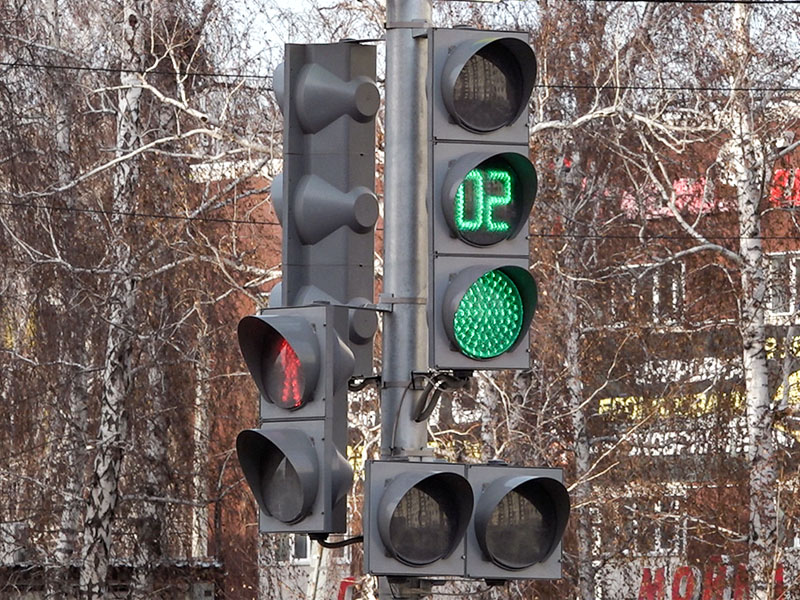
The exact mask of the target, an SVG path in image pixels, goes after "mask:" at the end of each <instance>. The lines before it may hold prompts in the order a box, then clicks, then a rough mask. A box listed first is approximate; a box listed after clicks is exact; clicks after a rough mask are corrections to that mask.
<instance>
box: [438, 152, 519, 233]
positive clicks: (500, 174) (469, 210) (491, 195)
mask: <svg viewBox="0 0 800 600" xmlns="http://www.w3.org/2000/svg"><path fill="white" fill-rule="evenodd" d="M526 204H527V203H526V201H525V198H524V197H523V194H522V191H521V189H520V184H519V176H518V175H517V172H516V171H515V170H514V168H513V167H512V166H511V164H510V163H509V162H508V161H507V160H505V159H503V158H500V157H493V158H490V159H489V160H485V161H483V162H482V163H481V164H479V165H478V166H477V167H475V168H474V169H472V170H471V171H470V172H469V173H467V176H466V177H464V181H462V182H461V185H459V186H458V190H457V191H456V195H455V198H454V199H453V222H454V225H455V228H456V234H457V235H458V237H460V238H461V239H462V240H464V241H465V242H467V243H469V244H473V245H474V246H491V245H492V244H496V243H497V242H501V241H503V240H505V239H508V238H509V236H511V235H512V234H513V233H515V232H516V231H517V230H518V227H517V224H518V223H519V221H520V219H522V218H527V215H524V216H523V207H524V205H526Z"/></svg>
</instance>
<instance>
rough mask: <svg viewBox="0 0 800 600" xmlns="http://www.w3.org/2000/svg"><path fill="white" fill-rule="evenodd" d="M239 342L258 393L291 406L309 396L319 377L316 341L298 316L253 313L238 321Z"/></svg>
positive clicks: (305, 321) (304, 401)
mask: <svg viewBox="0 0 800 600" xmlns="http://www.w3.org/2000/svg"><path fill="white" fill-rule="evenodd" d="M238 334H239V346H240V348H241V350H242V355H243V356H244V359H245V362H246V363H247V368H248V369H249V370H250V373H251V375H252V376H253V379H254V380H255V382H256V386H257V387H258V390H259V392H261V395H262V396H264V397H265V398H266V399H267V401H268V402H271V403H273V404H275V405H276V406H280V407H281V408H285V409H287V410H294V409H297V408H300V407H302V406H303V405H305V404H306V403H307V402H308V401H309V400H310V399H311V397H312V396H313V393H314V389H315V386H316V384H317V379H318V377H319V369H320V359H319V342H318V340H317V336H316V334H315V333H314V329H313V328H312V326H311V324H310V323H309V322H308V320H306V319H305V318H303V317H300V316H279V315H277V316H276V315H271V316H264V315H255V316H248V317H245V318H244V319H242V320H241V321H240V322H239V328H238Z"/></svg>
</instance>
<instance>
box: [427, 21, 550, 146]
mask: <svg viewBox="0 0 800 600" xmlns="http://www.w3.org/2000/svg"><path fill="white" fill-rule="evenodd" d="M535 79H536V58H535V56H534V54H533V50H532V49H531V47H530V46H529V45H528V44H527V43H525V42H524V41H523V40H521V39H519V38H515V37H502V36H500V37H498V36H488V37H484V38H482V39H478V40H470V41H468V42H463V43H461V44H460V45H458V46H457V47H456V48H455V49H454V50H453V52H452V53H451V54H450V56H449V58H448V60H447V62H446V63H445V65H444V69H443V71H442V81H441V89H442V99H443V101H444V104H445V106H446V107H447V111H448V112H449V113H450V115H451V116H452V117H453V119H454V120H455V121H456V122H457V123H458V124H459V125H461V126H462V127H464V128H465V129H468V130H470V131H474V132H476V133H487V132H491V131H495V130H497V129H500V128H502V127H505V126H507V125H511V124H512V123H514V122H515V121H516V120H517V119H518V118H519V117H520V116H521V115H522V114H523V112H525V108H526V106H527V104H528V99H529V98H530V95H531V92H532V91H533V83H534V81H535Z"/></svg>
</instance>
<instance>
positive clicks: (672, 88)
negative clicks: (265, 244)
mask: <svg viewBox="0 0 800 600" xmlns="http://www.w3.org/2000/svg"><path fill="white" fill-rule="evenodd" d="M606 1H612V0H606ZM615 1H618V2H621V1H636V2H638V1H642V0H615ZM670 1H672V2H678V1H679V0H670ZM699 1H700V0H694V2H699ZM714 1H716V0H714ZM728 1H729V2H740V1H741V0H728ZM685 3H689V0H686V1H685ZM743 3H746V4H753V3H755V2H749V1H748V2H743ZM781 3H782V4H788V3H789V2H788V0H787V1H786V2H781ZM792 3H797V4H800V0H792ZM765 4H777V2H765ZM0 66H4V67H8V68H12V69H22V68H24V69H32V70H54V71H59V70H67V71H84V72H90V73H120V74H121V73H129V74H136V73H138V74H140V75H145V74H153V75H170V76H180V77H220V78H226V79H260V80H268V79H272V75H247V74H244V73H222V72H211V71H197V72H189V71H165V70H159V69H154V70H152V71H146V70H145V71H143V70H141V69H125V68H122V67H95V66H78V65H59V64H53V63H34V62H18V61H16V62H12V61H0ZM534 87H536V88H539V89H546V90H608V91H625V90H633V91H648V92H654V91H660V92H720V93H731V92H800V87H797V86H791V87H790V86H704V85H698V86H689V85H644V84H642V85H637V84H629V85H614V84H602V85H597V84H580V83H575V84H570V83H537V84H535V85H534ZM265 90H266V91H272V88H271V87H267V88H265Z"/></svg>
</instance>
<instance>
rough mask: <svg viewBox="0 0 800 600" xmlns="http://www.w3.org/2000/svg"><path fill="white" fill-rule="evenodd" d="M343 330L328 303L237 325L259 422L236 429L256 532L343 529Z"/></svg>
mask: <svg viewBox="0 0 800 600" xmlns="http://www.w3.org/2000/svg"><path fill="white" fill-rule="evenodd" d="M348 329H349V324H348V310H347V308H345V307H334V306H331V305H315V306H304V307H294V308H273V309H268V310H266V311H264V312H262V313H261V314H258V315H252V316H248V317H245V318H244V319H242V320H241V321H240V322H239V328H238V334H239V346H240V348H241V351H242V355H243V357H244V359H245V363H246V364H247V368H248V370H249V371H250V374H251V375H252V377H253V380H254V382H255V384H256V388H257V389H258V391H259V393H260V396H261V425H260V427H259V428H258V429H249V430H246V431H242V432H241V433H240V434H239V436H238V437H237V439H236V450H237V454H238V456H239V463H240V464H241V467H242V471H243V473H244V475H245V479H246V480H247V483H248V485H249V486H250V489H251V491H252V492H253V495H254V496H255V499H256V502H257V503H258V506H259V508H260V512H261V517H260V530H261V531H262V532H266V533H280V532H294V533H321V534H324V533H332V532H344V531H346V529H347V521H346V517H347V501H346V496H347V492H348V490H349V489H350V485H351V484H352V477H353V471H352V468H351V467H350V464H349V463H348V461H347V459H346V451H347V381H348V379H349V377H350V375H351V374H352V372H353V364H354V358H353V354H352V352H351V350H350V349H349V348H348V346H347V344H346V343H345V342H344V339H345V338H346V336H347V333H348Z"/></svg>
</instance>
